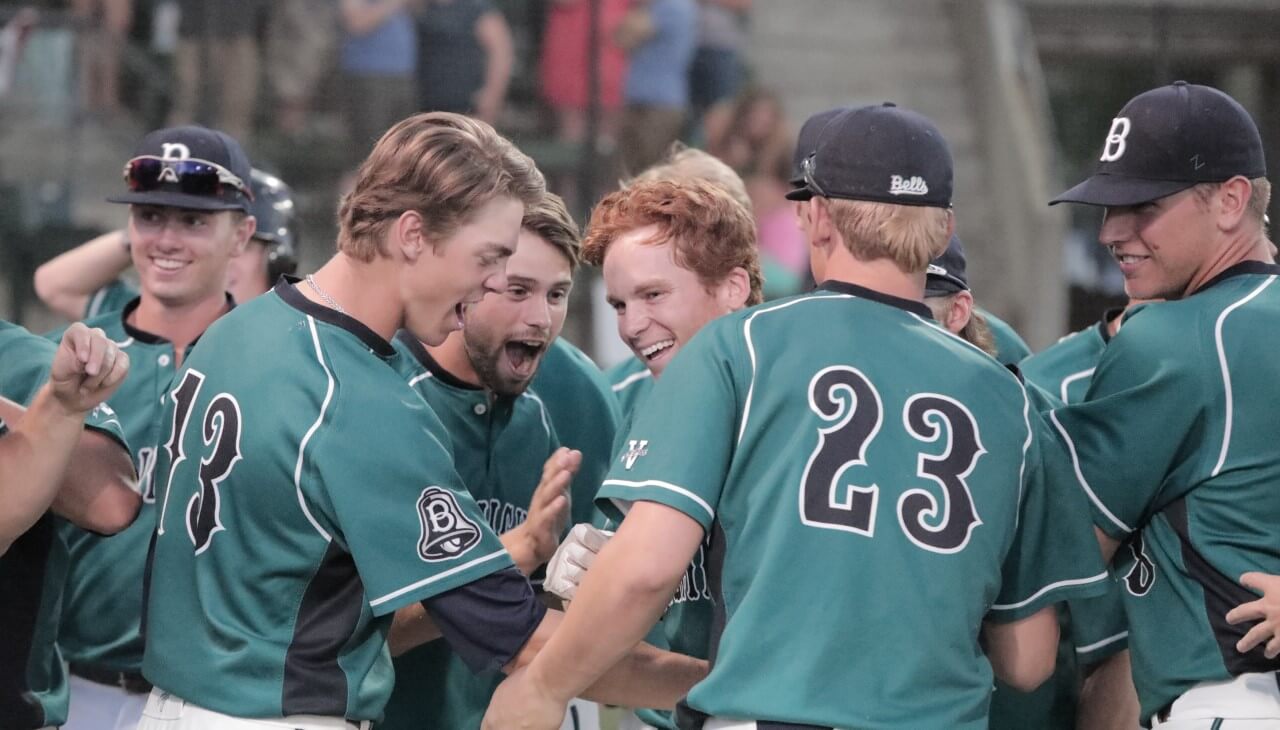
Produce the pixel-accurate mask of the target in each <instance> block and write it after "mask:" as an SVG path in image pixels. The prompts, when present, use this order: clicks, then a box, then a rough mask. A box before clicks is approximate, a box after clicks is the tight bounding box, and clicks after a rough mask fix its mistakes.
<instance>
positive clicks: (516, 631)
mask: <svg viewBox="0 0 1280 730" xmlns="http://www.w3.org/2000/svg"><path fill="white" fill-rule="evenodd" d="M422 607H423V608H425V609H426V610H427V613H428V614H429V615H430V616H431V620H432V621H434V622H435V624H436V627H437V628H439V629H440V633H441V634H442V635H443V636H444V640H445V641H446V642H448V644H449V648H450V649H452V650H453V652H454V653H455V654H457V655H458V658H460V659H462V661H463V662H465V663H466V665H467V666H468V667H469V668H470V669H471V671H473V672H475V673H477V674H479V673H480V672H484V671H496V670H498V669H501V668H502V667H504V666H506V665H507V664H508V663H509V662H510V661H511V660H512V659H513V658H515V656H516V654H518V653H520V649H521V648H523V647H524V645H525V643H526V642H528V641H529V637H530V636H533V632H534V631H535V630H536V629H537V628H538V625H539V624H541V623H542V618H543V616H545V615H546V613H547V607H546V605H545V604H543V603H542V601H540V600H538V597H537V596H535V595H534V593H533V587H532V586H530V585H529V580H528V579H527V578H525V577H524V574H523V573H521V572H520V571H518V570H516V569H515V568H506V569H505V570H499V571H498V572H496V573H490V574H489V575H486V576H484V577H482V578H477V579H476V580H473V581H471V582H470V583H467V584H465V585H461V586H458V587H457V588H454V589H453V590H449V591H445V592H444V593H441V594H440V595H438V596H432V597H430V598H426V599H423V601H422Z"/></svg>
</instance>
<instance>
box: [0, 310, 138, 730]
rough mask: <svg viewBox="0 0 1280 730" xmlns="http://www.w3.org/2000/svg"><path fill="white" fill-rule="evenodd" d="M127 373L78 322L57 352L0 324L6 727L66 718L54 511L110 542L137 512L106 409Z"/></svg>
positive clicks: (27, 728)
mask: <svg viewBox="0 0 1280 730" xmlns="http://www.w3.org/2000/svg"><path fill="white" fill-rule="evenodd" d="M128 365H129V358H128V355H126V354H124V353H122V352H120V351H119V348H117V347H115V346H114V344H113V343H111V342H110V341H109V340H108V339H107V338H106V337H105V336H104V335H103V333H102V332H98V331H93V330H90V329H89V328H87V327H85V326H84V325H79V324H78V325H73V326H72V327H71V328H69V329H68V330H67V332H66V334H65V335H64V336H63V339H62V342H61V343H60V344H58V345H55V344H54V343H52V342H50V341H48V340H46V339H44V338H42V337H37V336H35V335H33V334H31V333H29V332H27V331H26V330H25V329H23V328H22V327H18V326H16V325H12V324H9V323H7V322H0V459H2V460H3V463H0V502H3V504H0V515H3V518H0V523H3V526H2V527H0V531H2V532H0V595H2V596H4V601H3V602H2V607H0V620H2V621H3V625H4V630H3V631H2V632H0V720H2V721H3V726H4V727H5V728H6V729H9V728H12V729H13V730H34V729H35V728H42V727H45V726H51V725H59V724H61V723H62V722H63V720H65V719H66V716H67V677H66V670H65V669H64V667H63V663H62V657H61V656H60V655H59V654H58V649H57V645H56V644H55V642H56V640H57V635H58V620H59V614H60V608H59V605H60V597H61V594H62V584H63V578H64V576H65V571H66V562H67V547H66V544H65V543H64V542H63V541H62V539H61V538H60V537H59V536H58V534H57V532H56V531H55V529H54V519H53V515H54V514H58V515H61V516H62V517H65V518H67V519H70V520H74V521H75V522H76V523H77V524H79V525H80V526H82V527H84V528H85V529H88V530H94V531H96V532H99V533H101V534H104V535H106V534H112V533H116V532H119V531H120V530H123V529H125V528H126V527H128V525H129V524H130V523H131V522H132V521H133V520H134V517H135V516H136V515H137V513H138V504H139V499H138V495H137V492H136V491H134V488H133V486H134V480H135V475H134V471H133V464H132V460H131V455H130V454H129V451H128V448H127V447H126V446H124V443H125V442H124V433H123V431H122V429H121V427H120V421H119V419H117V418H116V415H115V413H114V412H113V411H112V410H111V408H110V407H108V406H106V405H105V404H104V403H103V402H102V400H103V399H104V398H105V397H107V396H108V395H109V394H110V393H111V391H112V390H113V389H114V388H117V387H119V384H120V382H121V380H122V379H123V378H124V377H125V374H126V372H127V370H128ZM19 404H29V406H30V408H29V410H28V409H26V408H23V407H22V406H21V405H19ZM85 426H87V428H84V427H85ZM50 508H51V510H50Z"/></svg>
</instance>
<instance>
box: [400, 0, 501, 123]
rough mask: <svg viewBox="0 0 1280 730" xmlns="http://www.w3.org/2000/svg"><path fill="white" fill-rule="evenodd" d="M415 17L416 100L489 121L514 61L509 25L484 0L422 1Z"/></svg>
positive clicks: (498, 108) (498, 111) (429, 108)
mask: <svg viewBox="0 0 1280 730" xmlns="http://www.w3.org/2000/svg"><path fill="white" fill-rule="evenodd" d="M422 5H423V9H422V13H421V15H420V16H419V19H418V51H419V52H418V103H419V106H420V107H421V109H422V110H423V111H446V112H457V113H459V114H469V115H471V116H474V117H477V118H479V119H482V120H484V121H486V122H488V123H490V124H493V123H494V121H495V120H496V119H497V118H498V115H499V114H501V112H502V105H503V102H505V101H506V98H507V85H508V84H509V83H510V82H511V69H512V67H513V66H514V64H515V47H514V45H513V43H512V41H511V28H510V27H509V26H508V25H507V20H506V18H505V17H503V15H502V13H501V12H499V11H498V9H497V8H495V7H494V6H493V3H492V2H490V0H423V3H422Z"/></svg>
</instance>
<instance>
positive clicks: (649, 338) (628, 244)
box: [603, 226, 741, 378]
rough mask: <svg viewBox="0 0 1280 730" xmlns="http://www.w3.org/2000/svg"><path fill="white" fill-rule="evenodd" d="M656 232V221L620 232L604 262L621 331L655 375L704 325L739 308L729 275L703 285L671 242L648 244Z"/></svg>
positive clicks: (623, 337)
mask: <svg viewBox="0 0 1280 730" xmlns="http://www.w3.org/2000/svg"><path fill="white" fill-rule="evenodd" d="M657 233H658V227H657V226H645V227H643V228H637V229H634V230H632V231H629V232H627V233H624V234H622V235H621V236H618V238H617V239H616V240H615V241H614V242H613V244H612V245H610V246H609V250H608V253H606V254H605V259H604V267H603V270H604V283H605V289H606V291H607V296H608V300H609V305H610V306H612V307H613V309H614V311H615V312H616V313H617V315H618V336H619V337H621V338H622V341H623V342H625V343H626V344H627V347H630V348H631V351H632V352H634V353H635V355H636V357H638V358H640V360H641V362H643V363H644V364H645V366H647V367H648V368H649V371H650V372H652V373H653V376H654V377H655V378H656V377H659V376H660V375H662V371H663V369H664V368H666V366H667V364H668V363H670V362H671V358H673V357H675V354H676V352H678V351H679V350H680V348H681V347H682V346H683V345H685V344H686V343H688V342H689V340H690V339H692V338H693V336H694V335H695V334H697V333H698V330H700V329H702V327H703V325H705V324H706V323H707V322H710V321H711V320H713V319H715V318H716V317H719V316H720V315H722V314H728V313H729V312H731V311H733V309H734V308H735V307H734V306H733V305H732V304H731V303H730V301H729V300H730V299H731V295H730V293H729V292H728V291H727V290H726V289H727V288H728V286H729V283H728V281H727V280H726V282H722V283H721V284H719V285H716V286H713V287H710V288H708V287H706V286H704V285H703V283H702V281H701V280H699V279H698V275H697V274H695V273H693V272H692V271H690V270H689V269H686V268H684V267H682V266H680V265H679V264H677V263H676V262H675V259H674V258H673V257H672V246H671V244H670V243H669V242H664V243H656V244H655V243H650V241H651V240H652V239H653V238H654V236H655V235H656V234H657ZM737 306H741V303H738V305H737Z"/></svg>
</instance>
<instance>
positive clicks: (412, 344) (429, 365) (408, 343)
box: [396, 330, 484, 390]
mask: <svg viewBox="0 0 1280 730" xmlns="http://www.w3.org/2000/svg"><path fill="white" fill-rule="evenodd" d="M396 339H397V340H399V341H400V344H402V345H404V346H405V347H406V348H408V349H409V352H411V353H413V357H414V358H415V359H416V360H417V361H418V362H420V363H422V367H424V368H426V369H427V371H428V372H430V373H431V375H432V376H433V377H435V379H436V380H439V381H440V382H442V383H444V384H445V385H449V386H452V387H454V388H458V389H459V390H484V388H481V387H480V386H478V385H472V384H471V383H468V382H466V381H464V380H462V379H461V378H459V377H457V376H456V375H454V374H453V373H451V372H449V371H448V370H445V369H444V366H443V365H441V364H440V363H439V362H436V359H435V358H434V357H431V353H430V352H427V348H426V347H423V345H422V343H421V342H419V341H418V338H417V337H414V336H413V334H412V333H410V332H409V331H408V330H400V331H399V332H397V333H396Z"/></svg>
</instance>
